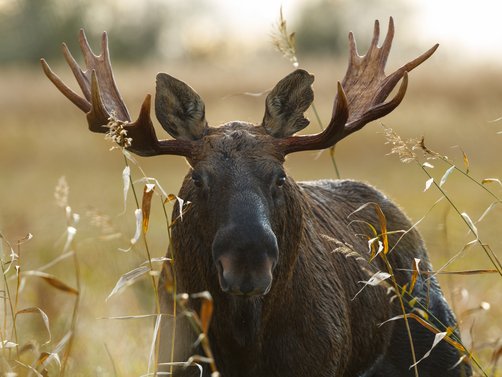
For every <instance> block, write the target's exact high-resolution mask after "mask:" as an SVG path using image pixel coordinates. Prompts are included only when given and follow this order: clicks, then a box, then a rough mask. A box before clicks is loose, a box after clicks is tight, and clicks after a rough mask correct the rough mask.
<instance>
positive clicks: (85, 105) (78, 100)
mask: <svg viewBox="0 0 502 377" xmlns="http://www.w3.org/2000/svg"><path fill="white" fill-rule="evenodd" d="M40 63H41V64H42V69H43V70H44V73H45V75H46V76H47V77H48V79H49V80H51V82H52V83H53V84H54V86H55V87H56V88H58V90H59V91H60V92H61V93H62V94H63V95H64V96H65V97H66V98H68V99H69V100H70V101H71V102H73V104H74V105H75V106H77V107H78V108H79V109H80V110H82V111H83V112H88V111H89V110H90V109H91V104H90V103H89V101H87V100H86V99H85V98H82V97H80V96H79V95H78V94H77V93H75V92H74V91H73V90H71V89H70V88H69V87H68V86H66V84H65V83H64V82H63V81H62V80H61V79H60V78H59V77H58V76H57V75H56V74H55V73H54V72H53V71H52V69H51V67H49V64H47V62H46V61H45V59H43V58H42V59H40Z"/></svg>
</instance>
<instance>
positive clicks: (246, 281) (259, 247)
mask: <svg viewBox="0 0 502 377" xmlns="http://www.w3.org/2000/svg"><path fill="white" fill-rule="evenodd" d="M278 253H279V252H278V247H277V240H276V238H275V235H274V234H273V232H272V231H271V230H270V229H267V228H265V229H262V228H261V227H258V229H257V228H256V227H254V229H249V228H248V229H247V231H246V232H244V233H242V232H239V231H238V229H236V228H229V229H226V230H223V231H220V232H218V233H217V235H216V238H215V240H214V242H213V258H214V262H215V264H216V269H217V271H218V279H219V283H220V287H221V289H222V291H223V292H226V293H229V294H232V295H238V296H257V295H266V294H267V293H268V292H269V291H270V288H271V287H272V280H273V270H274V268H275V266H276V264H277V258H278Z"/></svg>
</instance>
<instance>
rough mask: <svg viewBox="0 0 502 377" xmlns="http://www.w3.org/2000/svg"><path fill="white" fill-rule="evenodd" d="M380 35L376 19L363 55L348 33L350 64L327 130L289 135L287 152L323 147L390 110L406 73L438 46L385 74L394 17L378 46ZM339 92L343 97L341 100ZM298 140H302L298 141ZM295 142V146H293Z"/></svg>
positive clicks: (403, 90) (401, 93)
mask: <svg viewBox="0 0 502 377" xmlns="http://www.w3.org/2000/svg"><path fill="white" fill-rule="evenodd" d="M379 37H380V24H379V22H378V20H377V21H375V25H374V29H373V37H372V41H371V44H370V47H369V49H368V51H367V53H366V55H364V56H359V55H358V53H357V47H356V41H355V38H354V35H353V34H352V33H349V53H350V57H349V66H348V68H347V72H346V74H345V77H344V79H343V81H342V84H341V86H342V87H343V90H340V88H339V89H338V94H337V96H336V97H335V106H334V107H335V108H334V110H333V115H332V118H331V121H330V123H329V125H328V127H327V129H326V130H325V131H324V132H322V133H320V134H318V135H306V136H298V137H294V136H293V137H290V139H291V140H288V141H285V142H284V143H283V144H284V145H286V146H287V148H286V153H291V152H296V151H299V150H309V149H321V148H320V146H321V145H322V148H326V147H329V146H332V145H334V144H336V143H337V142H338V141H340V140H342V139H343V138H345V137H346V136H348V135H350V134H351V133H353V132H355V131H357V130H360V129H361V128H363V127H364V125H366V124H367V123H369V122H371V121H373V120H376V119H378V118H381V117H383V116H385V115H387V114H388V113H390V112H391V111H392V110H394V109H395V108H396V107H397V106H398V105H399V104H400V103H401V101H402V100H403V98H404V95H405V93H406V89H407V86H408V77H407V72H409V71H411V70H412V69H414V68H415V67H417V66H418V65H420V64H421V63H423V62H424V61H425V60H427V58H429V57H430V56H431V55H432V54H433V53H434V51H435V50H436V49H437V47H438V45H437V44H436V45H435V46H433V47H432V48H431V49H429V50H428V51H426V52H425V53H423V54H422V55H420V56H419V57H418V58H416V59H413V60H412V61H410V62H409V63H406V64H405V65H403V66H402V67H401V68H399V69H398V70H396V71H395V72H394V73H392V74H390V75H389V76H386V75H385V65H386V63H387V58H388V56H389V53H390V49H391V46H392V40H393V38H394V20H393V19H392V17H391V18H390V19H389V27H388V31H387V35H386V37H385V39H384V41H383V43H382V46H381V47H378V39H379ZM401 79H403V81H402V84H401V86H400V87H399V90H398V93H397V94H396V95H395V96H394V98H392V99H391V100H390V101H388V102H385V100H386V99H387V97H388V96H389V94H390V93H391V92H392V90H393V89H394V87H395V86H396V85H397V83H398V82H399V80H401ZM342 95H343V96H344V97H346V98H344V99H342V100H341V101H340V98H341V96H342ZM343 103H345V104H346V107H347V108H343V106H342V107H341V104H343ZM340 111H342V112H343V115H342V116H340V114H339V112H340ZM346 113H348V119H346V123H345V124H344V125H343V126H340V119H341V118H343V117H345V114H346ZM321 137H322V138H323V140H322V141H320V140H319V138H321ZM292 138H294V139H292ZM303 138H305V139H303ZM300 139H302V140H301V141H300ZM295 143H296V144H298V146H292V144H295Z"/></svg>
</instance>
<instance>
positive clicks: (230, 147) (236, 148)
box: [191, 121, 284, 165]
mask: <svg viewBox="0 0 502 377" xmlns="http://www.w3.org/2000/svg"><path fill="white" fill-rule="evenodd" d="M276 140H277V139H276V138H274V137H273V136H270V135H269V134H268V133H267V132H266V130H265V129H264V128H263V127H261V126H256V125H254V124H252V123H247V122H241V121H233V122H229V123H225V124H223V125H221V126H219V127H210V128H209V129H208V131H207V134H206V135H205V136H204V137H203V138H202V140H201V142H200V143H199V147H198V148H197V150H196V151H194V153H193V158H192V161H191V162H192V165H193V164H197V163H200V162H203V161H205V162H218V161H219V162H223V161H228V162H229V163H232V164H234V163H235V164H239V163H246V162H252V161H256V162H259V161H261V162H263V161H267V160H268V161H277V162H278V163H282V162H284V155H283V154H282V153H281V152H280V150H279V148H277V143H276Z"/></svg>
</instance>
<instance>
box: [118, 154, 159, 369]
mask: <svg viewBox="0 0 502 377" xmlns="http://www.w3.org/2000/svg"><path fill="white" fill-rule="evenodd" d="M124 162H125V165H126V166H127V167H130V166H129V162H128V161H127V157H126V156H125V155H124ZM129 182H130V184H131V190H132V192H133V195H134V201H135V203H136V209H141V207H140V205H139V200H138V195H137V193H136V188H135V187H134V182H133V180H132V177H131V174H129ZM141 236H142V237H141V238H142V239H143V244H144V246H145V251H146V256H147V261H148V266H149V268H150V271H152V272H153V271H154V268H153V263H152V256H151V253H150V247H149V245H148V240H147V237H146V233H145V231H144V229H142V232H141ZM150 280H151V282H152V288H153V292H154V296H155V313H156V314H157V316H159V315H161V313H160V300H159V290H158V287H157V282H156V281H155V276H154V275H153V274H150ZM158 335H159V334H155V336H156V340H155V352H154V363H153V368H154V370H153V376H154V377H155V376H157V368H158V356H159V355H158V354H159V352H158V349H159V336H158Z"/></svg>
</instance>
